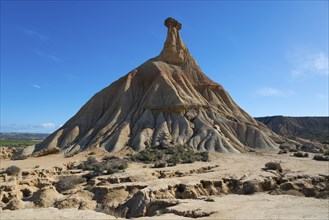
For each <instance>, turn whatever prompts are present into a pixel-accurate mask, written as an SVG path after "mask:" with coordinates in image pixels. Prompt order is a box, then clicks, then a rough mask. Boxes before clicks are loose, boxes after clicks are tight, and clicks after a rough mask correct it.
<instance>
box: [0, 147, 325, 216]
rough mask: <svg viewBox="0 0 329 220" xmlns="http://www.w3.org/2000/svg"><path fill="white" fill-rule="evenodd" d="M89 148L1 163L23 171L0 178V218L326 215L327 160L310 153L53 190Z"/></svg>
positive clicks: (239, 158)
mask: <svg viewBox="0 0 329 220" xmlns="http://www.w3.org/2000/svg"><path fill="white" fill-rule="evenodd" d="M87 153H88V152H86V153H81V154H78V155H76V156H74V157H72V158H63V157H62V156H61V155H50V156H46V157H40V158H29V159H27V160H23V161H10V160H3V161H1V168H6V167H8V166H10V165H13V164H15V165H16V166H19V167H21V168H22V170H23V173H22V174H23V175H22V176H21V177H18V178H16V180H8V178H5V177H3V178H2V179H1V180H0V181H1V185H0V187H1V188H0V189H1V207H2V209H3V210H2V211H1V219H22V218H23V217H24V219H32V218H33V219H38V218H39V219H80V218H81V219H114V218H140V219H156V218H159V219H161V218H162V219H190V218H202V219H208V218H209V219H328V218H329V209H328V207H329V200H328V198H329V186H328V181H329V163H328V162H322V161H315V160H312V159H311V158H312V155H311V157H310V158H296V157H291V156H289V155H284V154H281V155H279V154H274V153H248V154H218V153H212V154H211V157H210V159H211V161H210V162H195V163H193V164H180V165H177V166H174V167H164V168H152V166H151V165H145V164H141V163H131V164H129V167H128V168H127V169H126V171H125V172H121V173H115V174H112V175H102V176H97V177H94V178H91V179H89V180H88V183H87V182H84V183H80V184H78V185H77V186H76V187H75V188H73V189H70V190H67V191H64V192H61V193H59V192H57V191H56V189H55V187H54V186H53V185H54V183H55V182H56V180H57V179H58V177H59V176H62V175H76V176H82V175H83V174H84V172H85V171H82V170H70V169H68V167H70V164H71V165H72V163H79V161H83V160H85V159H86V157H87V156H88V154H87ZM104 154H108V153H107V152H106V153H105V152H97V154H96V155H94V156H95V157H96V158H101V156H103V155H104ZM110 155H113V154H110ZM271 161H273V162H280V163H281V166H282V169H283V170H282V172H279V171H274V170H267V171H266V170H264V169H263V168H264V165H265V164H266V163H267V162H271ZM35 165H40V167H39V168H37V169H34V168H33V167H34V166H35ZM87 184H88V187H87ZM7 209H14V210H7Z"/></svg>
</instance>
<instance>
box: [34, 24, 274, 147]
mask: <svg viewBox="0 0 329 220" xmlns="http://www.w3.org/2000/svg"><path fill="white" fill-rule="evenodd" d="M165 25H166V26H167V27H168V33H167V39H166V42H165V45H164V48H163V50H162V52H161V53H160V55H159V56H157V57H155V58H153V59H150V60H148V61H147V62H145V63H144V64H142V65H141V66H139V67H138V68H136V69H134V70H132V71H131V72H130V73H128V74H127V75H125V76H123V77H122V78H120V79H119V80H117V81H116V82H114V83H112V84H111V85H110V86H108V87H107V88H105V89H103V90H102V91H100V92H98V93H97V94H95V95H94V96H93V97H92V98H91V99H90V100H89V101H88V102H87V103H86V104H85V105H84V106H83V107H82V108H81V109H80V110H79V112H78V113H77V114H76V115H75V116H73V117H72V118H71V119H70V120H69V121H68V122H66V123H65V124H64V125H63V126H62V127H61V128H60V129H58V130H57V131H56V132H54V133H53V134H52V135H50V136H49V137H48V138H47V139H46V140H45V141H43V142H42V143H41V144H39V145H37V146H36V149H35V151H48V150H51V149H55V148H59V149H61V150H65V151H66V152H78V151H81V150H85V149H88V148H94V147H100V148H104V149H106V150H108V151H118V150H120V149H122V148H123V147H125V146H131V147H132V148H133V149H135V150H137V151H141V150H143V149H144V148H146V147H147V146H151V145H157V144H160V143H159V141H161V140H162V139H163V136H166V137H167V139H168V141H170V142H172V143H174V144H188V145H190V146H193V147H194V148H196V149H197V150H207V151H217V152H244V151H247V150H249V147H251V148H257V149H263V150H273V149H277V147H278V144H276V143H275V141H278V140H280V137H279V136H277V135H276V134H274V133H273V132H272V131H270V130H269V129H268V128H267V127H266V126H264V125H263V124H261V123H258V122H257V121H256V120H254V119H253V118H252V117H251V116H249V115H248V114H247V113H246V112H245V111H243V110H242V109H241V108H240V107H239V106H238V105H237V104H236V103H235V102H234V101H233V100H232V98H231V97H230V96H229V94H228V93H227V92H226V91H225V90H224V89H223V87H222V86H221V85H219V84H217V83H215V82H213V81H212V80H210V79H209V78H208V77H207V76H206V75H205V74H204V73H203V72H202V70H201V69H200V67H199V66H198V65H197V63H196V61H195V60H194V59H193V57H192V56H191V55H190V53H189V51H188V49H187V48H186V46H185V45H184V43H183V41H182V39H181V38H180V35H179V32H178V31H179V30H180V28H181V24H179V23H178V22H177V21H176V20H174V19H172V18H168V19H167V20H166V21H165ZM159 137H161V138H159ZM274 140H275V141H274Z"/></svg>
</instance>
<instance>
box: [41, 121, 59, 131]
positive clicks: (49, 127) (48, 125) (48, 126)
mask: <svg viewBox="0 0 329 220" xmlns="http://www.w3.org/2000/svg"><path fill="white" fill-rule="evenodd" d="M40 126H41V127H42V128H46V129H52V128H55V127H56V125H55V124H54V123H50V122H47V123H42V124H40Z"/></svg>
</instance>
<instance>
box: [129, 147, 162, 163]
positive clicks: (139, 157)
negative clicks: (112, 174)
mask: <svg viewBox="0 0 329 220" xmlns="http://www.w3.org/2000/svg"><path fill="white" fill-rule="evenodd" d="M131 159H132V160H133V161H139V162H143V163H154V162H156V161H159V160H162V159H163V151H162V150H153V149H147V150H143V151H141V152H139V153H137V154H135V155H133V156H132V157H131Z"/></svg>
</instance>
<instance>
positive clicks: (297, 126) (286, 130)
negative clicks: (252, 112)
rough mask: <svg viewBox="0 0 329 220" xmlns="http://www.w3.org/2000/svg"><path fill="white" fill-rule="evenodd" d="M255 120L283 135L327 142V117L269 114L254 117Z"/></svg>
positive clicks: (328, 137)
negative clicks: (268, 115)
mask: <svg viewBox="0 0 329 220" xmlns="http://www.w3.org/2000/svg"><path fill="white" fill-rule="evenodd" d="M256 120H258V121H260V122H262V123H264V124H265V125H266V126H268V127H269V128H270V129H272V131H274V132H275V133H277V134H279V135H282V136H285V137H294V136H299V137H302V138H307V139H311V140H316V141H320V142H323V143H329V117H287V116H270V117H260V118H256Z"/></svg>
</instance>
